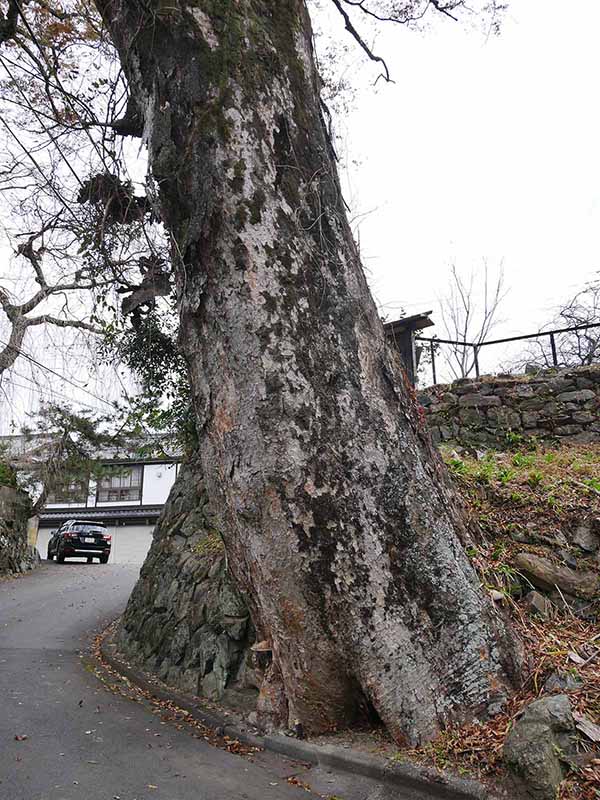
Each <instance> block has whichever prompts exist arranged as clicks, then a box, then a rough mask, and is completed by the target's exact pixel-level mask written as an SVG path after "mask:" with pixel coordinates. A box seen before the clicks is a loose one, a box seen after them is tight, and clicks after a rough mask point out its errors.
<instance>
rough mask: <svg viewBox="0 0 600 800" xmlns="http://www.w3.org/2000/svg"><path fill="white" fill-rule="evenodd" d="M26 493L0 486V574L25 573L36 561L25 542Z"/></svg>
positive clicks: (28, 512)
mask: <svg viewBox="0 0 600 800" xmlns="http://www.w3.org/2000/svg"><path fill="white" fill-rule="evenodd" d="M30 513H31V502H30V500H29V496H28V495H27V494H26V493H25V492H22V491H20V490H19V489H14V488H12V487H11V486H0V575H7V574H10V573H13V572H25V571H26V570H28V569H32V567H34V566H35V565H36V564H37V563H39V556H38V554H37V551H34V550H33V548H31V547H29V545H28V543H27V520H28V519H29V515H30Z"/></svg>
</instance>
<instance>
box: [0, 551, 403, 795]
mask: <svg viewBox="0 0 600 800" xmlns="http://www.w3.org/2000/svg"><path fill="white" fill-rule="evenodd" d="M138 570H139V565H121V566H120V565H110V564H108V565H100V564H96V563H94V564H91V565H88V564H81V563H77V562H71V563H69V562H66V563H65V564H60V565H59V564H55V563H46V564H43V565H42V567H41V568H39V569H38V570H36V571H34V572H33V573H29V574H27V575H25V576H24V577H22V578H19V579H14V580H13V579H11V580H6V581H2V582H0V701H1V706H0V800H238V799H239V800H241V799H242V798H245V799H246V800H287V798H290V799H291V798H295V799H296V800H301V799H302V798H303V800H306V798H307V797H310V796H311V795H310V794H307V792H306V790H305V789H302V788H299V787H297V786H293V785H290V784H289V783H288V782H287V780H286V778H287V776H289V775H291V774H294V772H296V773H298V772H299V768H298V765H294V764H293V762H290V761H288V760H286V759H282V758H279V757H276V756H274V755H269V754H265V755H264V756H259V757H257V760H256V761H254V762H251V761H249V760H248V759H247V758H243V757H240V756H236V755H232V754H230V753H228V752H226V751H224V750H222V749H219V748H217V747H213V746H211V745H209V744H207V743H206V742H205V741H204V740H203V739H202V738H193V737H192V735H190V732H189V731H188V730H185V729H181V730H180V729H178V728H177V727H176V726H175V725H173V724H171V723H165V722H163V721H161V719H160V715H157V714H152V713H151V712H150V710H149V709H148V708H147V707H146V706H145V705H143V704H140V703H135V702H132V701H131V700H128V699H126V698H124V697H121V696H119V695H118V694H115V693H113V692H110V691H109V690H107V689H106V688H105V687H104V686H103V684H102V683H101V682H100V681H99V680H98V678H97V677H96V675H95V674H94V673H93V672H92V671H90V670H89V669H86V668H85V665H84V663H83V662H82V658H81V653H82V652H83V651H85V649H86V648H87V647H88V645H89V642H90V639H91V636H92V634H93V633H94V631H99V630H102V629H103V628H104V627H105V626H106V625H107V624H108V623H109V622H110V621H111V620H112V619H114V618H115V617H116V616H118V614H119V613H120V612H121V611H122V609H123V607H124V605H125V603H126V600H127V597H128V595H129V592H130V591H131V588H132V586H133V584H134V582H135V579H136V577H137V573H138ZM21 737H26V738H21ZM310 777H311V785H313V786H314V787H315V788H317V790H318V791H319V793H320V795H321V796H324V797H327V798H329V797H333V796H335V798H336V800H337V799H339V800H368V799H369V798H370V800H386V798H392V797H393V798H399V797H400V796H402V797H405V796H406V797H408V795H404V794H402V795H400V794H398V792H397V790H394V792H393V793H388V790H387V789H384V788H383V787H381V786H376V785H374V784H371V783H370V782H368V781H361V780H360V779H358V778H357V777H356V776H354V777H353V776H346V777H344V776H336V775H334V774H331V773H319V771H318V770H311V771H310ZM313 796H314V795H313Z"/></svg>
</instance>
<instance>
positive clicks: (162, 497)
mask: <svg viewBox="0 0 600 800" xmlns="http://www.w3.org/2000/svg"><path fill="white" fill-rule="evenodd" d="M176 474H177V469H176V464H145V465H144V479H143V483H142V505H143V506H158V505H162V504H163V503H166V501H167V497H168V496H169V492H170V491H171V486H173V484H174V483H175V476H176Z"/></svg>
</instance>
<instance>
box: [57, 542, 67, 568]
mask: <svg viewBox="0 0 600 800" xmlns="http://www.w3.org/2000/svg"><path fill="white" fill-rule="evenodd" d="M56 563H57V564H64V563H65V554H64V553H63V551H62V549H61V546H60V545H58V549H57V550H56Z"/></svg>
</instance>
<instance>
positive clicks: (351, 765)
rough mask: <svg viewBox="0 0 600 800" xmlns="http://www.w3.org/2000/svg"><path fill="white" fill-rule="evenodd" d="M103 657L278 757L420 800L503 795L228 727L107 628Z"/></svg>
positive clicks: (424, 770)
mask: <svg viewBox="0 0 600 800" xmlns="http://www.w3.org/2000/svg"><path fill="white" fill-rule="evenodd" d="M100 653H101V655H102V658H103V659H104V661H105V662H106V663H107V664H108V665H109V666H110V667H111V668H112V669H113V670H115V671H116V672H118V673H119V674H120V675H122V676H123V677H125V678H127V679H128V680H129V681H130V682H131V683H133V684H134V685H135V686H137V687H138V688H140V689H142V690H143V691H145V692H148V693H149V694H151V695H152V696H154V697H156V698H157V699H158V700H163V701H167V702H170V703H173V704H174V705H176V706H178V707H179V708H181V709H183V710H184V711H187V712H188V713H189V714H190V715H191V716H192V718H193V719H195V720H197V721H198V722H200V723H201V724H202V725H205V726H206V727H208V728H212V729H219V730H220V731H221V732H223V733H224V735H225V736H229V737H230V738H232V739H238V740H239V741H240V742H242V743H243V744H246V745H249V746H251V747H259V748H261V749H266V750H271V751H273V752H275V753H279V754H280V755H283V756H287V757H288V758H293V759H295V760H296V761H304V762H307V763H310V764H313V765H315V766H319V767H328V768H331V769H335V770H336V771H338V772H347V773H350V774H352V775H360V776H362V777H366V778H371V779H374V780H376V781H379V782H381V783H385V784H391V785H393V786H396V787H402V788H405V789H407V790H410V791H411V792H412V795H411V797H415V799H416V797H417V793H418V794H421V795H422V797H423V800H425V798H427V799H428V800H438V798H439V800H499V799H500V798H501V797H504V798H506V797H507V795H506V794H505V793H503V794H498V793H496V794H494V793H491V792H490V789H489V787H487V786H483V785H482V784H481V783H479V782H477V781H474V780H469V779H465V778H457V777H455V776H454V775H449V774H447V773H443V772H439V771H437V770H435V769H432V768H428V767H420V766H418V765H416V764H409V763H394V762H390V761H384V760H382V759H379V758H376V757H375V756H371V755H368V754H366V753H360V752H356V751H348V750H345V749H342V748H340V747H335V746H333V745H317V744H311V743H310V742H306V741H302V740H298V739H293V738H291V737H287V736H278V735H260V734H254V733H250V732H249V731H247V730H245V729H244V728H243V727H241V726H240V725H232V724H231V721H230V720H229V719H227V717H226V716H224V715H221V714H218V713H216V712H215V711H213V710H208V709H206V708H205V707H204V706H202V705H201V703H200V702H198V701H197V700H195V699H194V698H192V697H190V696H189V695H186V694H183V693H182V692H178V691H176V690H175V689H169V688H167V687H166V686H164V684H160V683H159V682H158V681H157V680H154V679H152V678H150V677H148V676H147V675H146V674H145V673H143V672H142V671H141V670H139V669H137V668H135V667H132V666H131V665H130V664H127V663H126V662H124V661H123V660H121V659H120V658H119V656H118V653H117V648H116V644H115V643H114V641H113V634H112V632H110V631H109V633H108V634H107V635H104V636H103V638H102V640H101V643H100Z"/></svg>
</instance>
